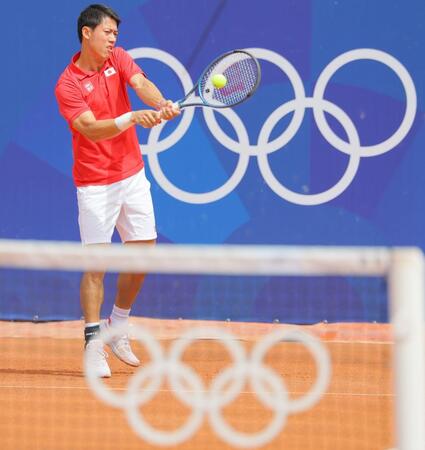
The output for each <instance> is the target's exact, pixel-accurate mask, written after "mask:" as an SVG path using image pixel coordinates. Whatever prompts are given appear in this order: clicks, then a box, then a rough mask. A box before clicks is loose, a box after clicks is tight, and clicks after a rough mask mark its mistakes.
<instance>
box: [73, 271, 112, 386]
mask: <svg viewBox="0 0 425 450" xmlns="http://www.w3.org/2000/svg"><path fill="white" fill-rule="evenodd" d="M103 278H104V274H103V273H100V272H86V273H84V274H83V277H82V278H81V285H80V301H81V309H82V310H83V314H84V321H85V327H84V338H85V348H86V358H87V361H88V364H89V366H90V369H91V370H93V371H94V372H95V373H96V375H97V376H98V377H106V378H108V377H110V376H111V370H110V368H109V366H108V363H107V362H106V359H105V358H106V356H107V355H106V353H105V351H104V350H103V341H102V340H101V339H100V338H99V333H100V308H101V307H102V303H103Z"/></svg>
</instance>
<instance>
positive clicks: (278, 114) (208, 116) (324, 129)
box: [129, 47, 417, 205]
mask: <svg viewBox="0 0 425 450" xmlns="http://www.w3.org/2000/svg"><path fill="white" fill-rule="evenodd" d="M247 50H248V51H250V52H251V53H253V54H254V55H255V56H256V57H257V58H258V59H262V60H266V61H269V62H271V63H273V64H275V65H276V66H277V67H278V68H279V69H281V70H282V72H283V73H284V74H285V75H286V76H287V77H288V78H289V80H290V82H291V84H292V87H293V90H294V94H295V98H294V99H293V100H291V101H288V102H286V103H284V104H282V105H281V106H279V107H278V108H277V109H276V110H275V111H273V112H272V113H271V114H270V116H269V117H268V118H267V120H266V121H265V123H264V124H263V126H262V128H261V130H260V134H259V136H258V141H257V143H256V144H252V143H251V142H250V139H249V135H248V131H247V129H246V127H245V125H244V123H243V122H242V120H241V118H240V117H239V116H238V114H237V113H236V112H235V111H234V110H232V109H220V110H212V109H209V108H204V109H203V115H204V118H205V121H206V124H207V125H208V128H209V129H210V131H211V133H212V135H213V136H214V137H215V139H217V140H218V141H219V142H220V143H221V144H222V145H223V146H224V147H226V148H227V149H229V150H230V151H232V152H234V153H236V154H238V157H239V159H238V162H237V165H236V168H235V170H234V172H233V174H232V175H231V176H230V177H229V179H228V180H227V181H226V182H225V183H224V184H223V185H222V186H220V187H218V188H217V189H214V190H212V191H209V192H204V193H192V192H187V191H184V190H182V189H180V188H179V187H177V186H175V185H174V184H172V183H171V181H170V180H169V179H168V178H167V177H166V176H165V174H164V172H163V171H162V169H161V166H160V164H159V159H158V154H159V153H161V152H163V151H165V150H167V149H169V148H170V147H171V146H173V145H174V144H175V143H176V142H178V141H179V140H180V139H181V138H182V137H183V136H184V134H185V133H186V132H187V130H188V128H189V126H190V124H191V122H192V119H193V115H194V112H195V109H194V108H187V109H185V110H184V113H183V117H182V119H181V121H180V123H179V124H178V126H177V127H176V129H175V130H174V131H173V132H172V133H171V134H170V135H168V136H167V137H166V138H164V139H162V140H160V135H161V131H162V129H163V127H164V125H165V123H163V124H161V125H159V126H157V127H155V128H152V130H151V131H150V133H149V137H148V142H147V144H146V145H141V146H140V147H141V150H142V153H143V154H144V155H146V156H147V159H148V162H149V167H150V169H151V172H152V175H153V176H154V177H155V180H156V181H157V183H158V184H159V185H160V186H161V188H162V189H163V190H164V191H166V192H167V193H168V194H169V195H171V196H173V197H174V198H176V199H178V200H181V201H183V202H187V203H198V204H200V203H211V202H214V201H217V200H220V199H222V198H223V197H225V196H226V195H228V194H229V193H230V192H232V191H233V190H234V189H235V188H236V187H237V186H238V184H239V182H240V181H241V180H242V178H243V176H244V174H245V172H246V170H247V167H248V163H249V158H250V157H251V156H255V157H257V160H258V166H259V169H260V172H261V174H262V176H263V178H264V180H265V181H266V183H267V184H268V185H269V187H270V188H271V189H272V190H273V191H274V192H275V193H276V194H277V195H279V196H280V197H281V198H283V199H285V200H287V201H289V202H291V203H295V204H298V205H319V204H322V203H326V202H329V201H330V200H333V199H334V198H336V197H338V196H339V195H340V194H341V193H342V192H344V190H345V189H347V187H348V186H349V185H350V183H351V182H352V181H353V179H354V177H355V175H356V173H357V170H358V168H359V164H360V158H362V157H371V156H376V155H381V154H383V153H386V152H388V151H390V150H392V149H394V148H395V147H396V146H397V145H398V144H399V143H400V142H401V141H402V140H403V139H404V138H405V137H406V136H407V134H408V133H409V131H410V129H411V127H412V124H413V121H414V119H415V115H416V109H417V97H416V89H415V85H414V83H413V80H412V78H411V76H410V74H409V72H408V71H407V70H406V68H405V67H404V66H403V65H402V64H401V63H400V62H399V61H398V60H397V59H396V58H394V57H393V56H391V55H390V54H388V53H385V52H383V51H381V50H376V49H369V48H361V49H356V50H351V51H348V52H346V53H343V54H341V55H340V56H338V57H336V58H335V59H334V60H333V61H331V63H329V64H328V65H327V66H326V67H325V69H324V70H323V71H322V73H321V74H320V76H319V78H318V80H317V83H316V85H315V88H314V92H313V96H312V97H306V94H305V90H304V85H303V82H302V79H301V77H300V75H299V74H298V72H297V71H296V69H295V68H294V67H293V65H292V64H291V63H290V62H289V61H288V60H287V59H285V58H284V57H283V56H281V55H279V54H278V53H276V52H273V51H271V50H267V49H264V48H250V49H247ZM129 53H130V55H131V56H132V57H133V58H134V59H138V58H151V59H156V60H158V61H160V62H162V63H164V64H166V65H168V66H169V67H170V68H171V69H172V70H173V71H174V72H175V73H176V75H177V76H178V77H179V78H180V81H181V83H182V86H183V91H184V92H188V91H189V90H190V89H191V88H192V86H193V81H192V80H191V77H190V75H189V73H188V72H187V70H186V68H185V67H184V66H183V64H181V62H180V61H178V60H177V59H176V58H175V57H174V56H172V55H170V54H169V53H167V52H165V51H162V50H159V49H155V48H143V47H142V48H134V49H132V50H129ZM358 60H372V61H376V62H379V63H381V64H384V65H386V66H387V67H389V68H390V69H392V70H393V71H394V72H395V74H396V75H397V76H398V78H399V79H400V81H401V83H402V85H403V89H404V92H405V95H406V110H405V114H404V118H403V120H402V121H401V123H400V125H399V128H398V129H397V130H396V131H395V132H394V133H393V134H392V135H391V136H390V137H388V138H387V139H386V140H383V141H382V142H380V143H378V144H374V145H369V146H366V145H361V139H360V136H359V134H358V131H357V129H356V127H355V125H354V123H353V122H352V120H351V119H350V117H349V116H348V115H347V114H346V113H345V112H344V111H343V110H342V109H341V108H339V107H338V106H337V105H335V104H334V103H331V102H329V101H327V100H326V99H325V98H324V95H325V91H326V87H327V85H328V83H329V81H330V79H331V78H332V76H333V75H334V74H335V72H337V71H338V70H339V69H340V68H341V67H343V66H344V65H346V64H348V63H350V62H354V61H358ZM306 108H311V109H312V110H313V115H314V118H315V121H316V124H317V126H318V128H319V131H320V132H321V134H322V135H323V137H324V138H325V139H326V141H327V142H328V143H329V144H331V145H332V146H333V147H334V148H335V149H337V150H339V151H341V152H343V153H346V154H347V155H348V157H349V161H348V164H347V167H346V170H345V172H344V173H343V175H342V176H341V178H340V179H339V180H338V181H337V182H336V184H335V185H334V186H332V187H331V188H329V189H327V190H325V191H323V192H319V193H314V194H305V193H299V192H294V191H292V190H290V189H288V188H287V187H285V186H284V185H283V184H282V183H281V182H280V181H279V180H278V179H277V178H276V177H275V175H274V174H273V172H272V169H271V167H270V164H269V160H268V155H269V154H271V153H273V152H275V151H277V150H280V149H282V148H284V147H285V146H286V145H287V144H288V143H289V142H290V141H291V139H292V138H293V137H294V136H295V134H296V133H297V132H298V130H299V129H300V127H301V125H302V122H303V118H304V113H305V110H306ZM292 112H293V113H294V114H293V116H292V119H291V121H290V124H289V126H288V128H287V129H286V130H284V131H283V132H282V133H281V134H280V135H279V136H278V137H276V138H274V139H273V140H271V141H270V136H271V134H272V132H273V129H274V128H275V126H276V124H277V123H278V122H279V121H280V120H281V119H282V118H283V117H285V116H286V115H287V114H290V113H292ZM217 113H218V114H222V115H223V116H224V117H225V118H226V119H227V120H228V121H229V123H230V124H231V125H232V127H233V129H234V130H235V133H236V135H237V140H235V139H233V138H232V137H230V136H229V135H227V134H226V133H225V132H224V131H223V129H222V128H221V127H220V125H219V123H218V122H217V119H216V116H215V114H217ZM325 113H328V114H330V115H331V116H333V117H334V118H335V119H336V120H337V121H338V122H339V123H340V124H341V125H342V127H343V128H344V130H345V133H346V135H347V137H348V142H346V141H344V140H343V139H341V138H340V137H339V136H337V135H336V134H335V133H334V131H333V130H332V129H331V128H330V126H329V124H328V122H327V120H326V116H325Z"/></svg>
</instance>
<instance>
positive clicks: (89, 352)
mask: <svg viewBox="0 0 425 450" xmlns="http://www.w3.org/2000/svg"><path fill="white" fill-rule="evenodd" d="M85 352H86V364H87V366H88V367H87V368H88V370H90V371H92V372H94V373H95V374H96V376H97V377H99V378H110V376H111V369H110V368H109V366H108V363H107V361H106V358H107V357H108V354H107V353H106V352H105V350H104V349H103V341H102V340H101V339H91V340H90V341H89V342H88V344H87V345H86V349H85Z"/></svg>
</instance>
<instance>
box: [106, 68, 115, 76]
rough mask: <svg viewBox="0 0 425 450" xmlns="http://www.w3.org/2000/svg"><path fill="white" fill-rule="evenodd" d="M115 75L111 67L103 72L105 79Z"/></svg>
mask: <svg viewBox="0 0 425 450" xmlns="http://www.w3.org/2000/svg"><path fill="white" fill-rule="evenodd" d="M115 73H117V72H116V71H115V69H114V68H113V67H110V68H109V69H106V70H105V72H104V74H105V77H110V76H111V75H114V74H115Z"/></svg>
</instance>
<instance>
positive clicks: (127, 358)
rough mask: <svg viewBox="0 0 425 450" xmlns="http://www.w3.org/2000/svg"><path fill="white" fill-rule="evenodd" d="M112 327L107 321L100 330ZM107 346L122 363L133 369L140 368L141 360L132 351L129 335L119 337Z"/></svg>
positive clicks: (108, 320)
mask: <svg viewBox="0 0 425 450" xmlns="http://www.w3.org/2000/svg"><path fill="white" fill-rule="evenodd" d="M110 326H111V324H110V319H107V320H105V321H103V322H102V323H101V324H100V329H101V330H103V329H107V328H109V327H110ZM106 345H108V347H109V348H110V349H111V350H112V351H113V353H114V354H115V356H116V357H117V358H118V359H120V360H121V361H122V362H124V363H126V364H128V365H129V366H133V367H137V366H140V361H139V359H138V358H137V356H136V355H135V354H134V353H133V352H132V350H131V347H130V340H129V339H128V334H123V335H121V336H117V337H115V338H113V339H111V340H110V342H108V343H107V344H106Z"/></svg>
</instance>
